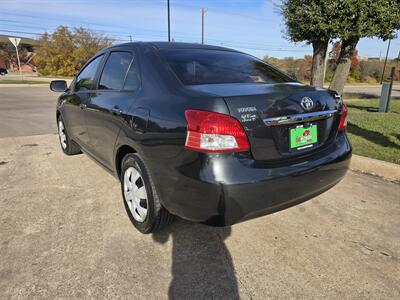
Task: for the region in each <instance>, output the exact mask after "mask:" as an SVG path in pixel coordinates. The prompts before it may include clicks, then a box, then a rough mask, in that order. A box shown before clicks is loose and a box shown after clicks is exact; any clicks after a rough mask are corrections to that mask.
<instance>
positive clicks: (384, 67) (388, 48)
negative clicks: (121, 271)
mask: <svg viewBox="0 0 400 300" xmlns="http://www.w3.org/2000/svg"><path fill="white" fill-rule="evenodd" d="M391 41H392V40H389V44H388V47H387V50H386V58H385V63H384V64H383V71H382V77H381V84H382V82H383V77H384V76H385V69H386V63H387V59H388V55H389V50H390V42H391Z"/></svg>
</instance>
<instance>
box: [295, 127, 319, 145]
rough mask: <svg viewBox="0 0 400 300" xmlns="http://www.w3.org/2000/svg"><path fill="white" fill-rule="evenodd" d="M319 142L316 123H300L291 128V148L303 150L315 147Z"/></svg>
mask: <svg viewBox="0 0 400 300" xmlns="http://www.w3.org/2000/svg"><path fill="white" fill-rule="evenodd" d="M317 143H318V126H317V125H316V124H299V125H296V126H294V127H291V128H290V129H289V150H290V151H301V150H304V149H309V148H313V147H314V146H315V145H317Z"/></svg>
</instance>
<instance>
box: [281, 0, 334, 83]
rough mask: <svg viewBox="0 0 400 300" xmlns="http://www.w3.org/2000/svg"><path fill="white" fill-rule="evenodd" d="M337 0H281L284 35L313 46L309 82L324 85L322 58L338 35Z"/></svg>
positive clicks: (294, 40) (323, 62)
mask: <svg viewBox="0 0 400 300" xmlns="http://www.w3.org/2000/svg"><path fill="white" fill-rule="evenodd" d="M338 2H339V1H334V0H283V2H282V5H281V13H282V15H283V17H284V21H285V25H286V28H287V30H286V35H287V37H288V38H289V39H290V40H291V41H292V42H306V43H308V44H311V45H312V47H313V59H312V74H311V85H314V86H319V87H322V86H323V84H324V82H323V81H324V70H325V58H326V52H327V49H328V44H329V41H330V40H331V39H333V38H335V37H336V36H337V32H338V30H339V28H340V21H339V20H338V19H337V18H336V15H335V14H336V13H337V9H338V6H339V3H338Z"/></svg>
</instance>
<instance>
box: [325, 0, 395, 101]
mask: <svg viewBox="0 0 400 300" xmlns="http://www.w3.org/2000/svg"><path fill="white" fill-rule="evenodd" d="M338 2H340V8H339V9H340V10H339V15H338V17H339V18H340V20H341V27H340V31H339V32H338V37H339V38H340V39H341V41H342V44H341V48H340V54H339V57H338V61H337V67H336V70H335V73H334V75H333V79H332V82H331V85H330V88H331V89H334V90H336V91H338V92H339V93H342V92H343V89H344V85H345V83H346V80H347V77H348V75H349V72H350V67H351V62H352V60H351V57H352V56H353V54H354V51H355V49H356V46H357V44H358V41H359V40H360V39H361V38H364V37H378V38H380V39H383V40H387V39H390V38H394V37H395V32H396V30H397V29H399V28H400V1H399V0H380V1H375V0H363V1H361V0H342V1H338Z"/></svg>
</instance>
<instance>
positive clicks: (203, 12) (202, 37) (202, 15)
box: [201, 7, 207, 45]
mask: <svg viewBox="0 0 400 300" xmlns="http://www.w3.org/2000/svg"><path fill="white" fill-rule="evenodd" d="M206 11H207V9H206V8H204V7H202V8H201V44H202V45H203V44H204V14H205V13H206Z"/></svg>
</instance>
